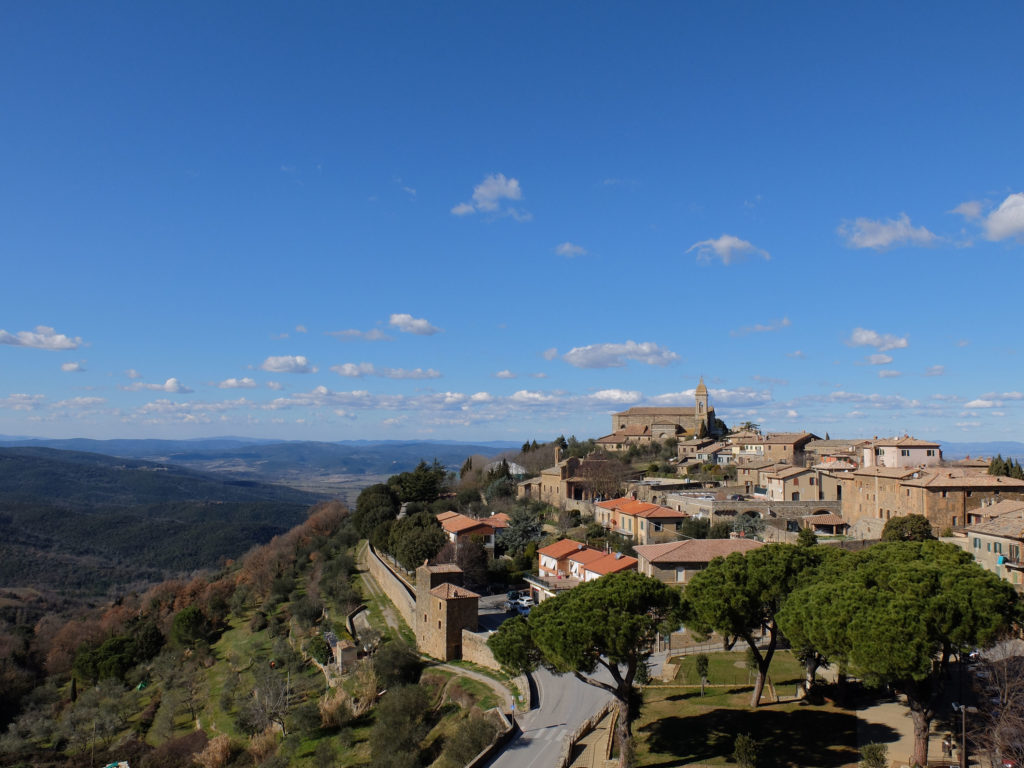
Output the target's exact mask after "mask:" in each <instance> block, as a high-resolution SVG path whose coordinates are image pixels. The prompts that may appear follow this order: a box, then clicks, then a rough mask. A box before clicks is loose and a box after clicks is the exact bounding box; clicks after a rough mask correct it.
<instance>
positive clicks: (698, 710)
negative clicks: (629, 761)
mask: <svg viewBox="0 0 1024 768" xmlns="http://www.w3.org/2000/svg"><path fill="white" fill-rule="evenodd" d="M695 659H696V657H695V656H692V655H691V656H682V657H675V658H674V659H670V660H669V666H668V667H667V669H668V670H669V674H670V675H672V676H671V678H670V679H669V680H668V681H665V682H654V683H652V684H651V685H648V686H646V687H645V689H644V700H643V708H642V710H641V713H640V717H639V718H638V719H637V720H636V722H635V724H634V735H635V737H636V755H635V756H636V765H637V766H649V767H651V768H655V767H657V768H669V766H691V768H697V767H699V766H735V765H736V764H737V762H736V760H735V759H734V758H733V750H734V744H735V740H736V736H737V735H738V734H749V736H750V737H751V738H752V739H753V740H754V741H755V742H756V744H757V765H758V766H759V768H788V767H790V766H792V767H793V768H797V767H798V766H799V767H801V768H806V766H816V767H817V768H844V767H845V766H850V767H851V768H852V767H853V766H856V765H857V764H858V762H859V760H860V751H859V748H860V746H861V745H862V744H864V743H866V742H868V741H878V742H882V743H886V744H887V745H888V746H889V755H890V759H899V758H901V757H902V756H905V754H906V753H907V752H909V750H910V743H909V742H906V741H904V739H905V738H906V737H907V736H909V727H910V722H909V718H908V717H906V715H905V713H906V708H905V707H903V706H902V705H899V704H897V703H895V702H893V701H891V700H889V701H882V702H879V701H877V700H876V699H864V697H863V691H862V690H861V689H860V688H859V687H856V686H854V687H852V688H851V689H850V690H849V696H850V698H849V699H848V700H846V701H845V702H844V704H845V705H846V706H839V705H837V704H836V703H835V702H834V701H833V700H831V699H830V698H828V697H821V698H816V699H814V700H812V701H808V700H798V699H797V698H796V695H795V694H796V689H797V685H798V684H799V682H800V681H801V680H802V677H803V668H802V666H801V665H800V663H799V662H798V661H797V660H796V659H795V658H794V657H793V655H792V654H791V653H789V652H788V651H780V652H778V653H777V654H776V655H775V658H774V659H773V661H772V665H771V672H770V677H771V681H772V683H773V685H774V688H775V692H776V693H777V694H778V699H779V700H778V701H776V700H775V696H773V695H772V694H771V690H770V689H769V688H768V687H766V688H765V696H764V698H763V699H762V702H761V706H760V707H758V708H757V709H752V708H751V707H750V693H751V690H752V688H753V677H754V676H753V673H752V672H751V670H750V669H749V667H748V663H747V656H746V654H744V653H741V652H720V653H710V654H708V675H707V678H708V684H707V685H706V686H705V688H704V695H703V696H702V695H701V683H700V675H699V674H698V673H697V668H696V661H695ZM673 669H674V674H672V672H671V670H673ZM825 690H826V691H831V690H832V687H831V686H827V687H826V688H825ZM880 708H881V709H880ZM890 720H896V722H888V721H890Z"/></svg>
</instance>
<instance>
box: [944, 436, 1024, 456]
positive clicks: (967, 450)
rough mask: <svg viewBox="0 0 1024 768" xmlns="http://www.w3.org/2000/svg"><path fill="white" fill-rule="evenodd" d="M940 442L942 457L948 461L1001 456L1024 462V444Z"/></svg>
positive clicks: (1006, 441) (1011, 441) (1010, 441)
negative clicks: (967, 457) (969, 457)
mask: <svg viewBox="0 0 1024 768" xmlns="http://www.w3.org/2000/svg"><path fill="white" fill-rule="evenodd" d="M938 442H939V444H940V445H941V446H942V455H943V456H944V457H945V458H947V459H962V458H965V457H966V456H971V457H973V458H977V457H984V458H990V457H992V456H996V455H997V454H1001V455H1002V457H1003V458H1004V459H1006V458H1009V457H1013V458H1015V459H1018V460H1024V443H1021V442H1016V441H1013V440H1005V441H1001V442H1000V441H996V442H990V443H947V442H946V441H944V440H940V441H938Z"/></svg>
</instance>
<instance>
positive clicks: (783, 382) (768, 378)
mask: <svg viewBox="0 0 1024 768" xmlns="http://www.w3.org/2000/svg"><path fill="white" fill-rule="evenodd" d="M750 378H752V379H753V380H754V381H757V382H760V383H761V384H777V385H779V386H783V387H784V386H786V385H787V384H789V379H773V378H772V377H771V376H760V375H758V374H754V375H753V376H751V377H750Z"/></svg>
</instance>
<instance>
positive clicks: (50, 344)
mask: <svg viewBox="0 0 1024 768" xmlns="http://www.w3.org/2000/svg"><path fill="white" fill-rule="evenodd" d="M0 344H9V345H11V346H12V347H33V348H34V349H51V350H52V349H78V348H79V347H80V346H81V345H82V338H81V337H80V336H75V337H71V336H65V335H64V334H63V333H57V332H56V331H55V330H54V329H53V328H51V327H49V326H48V325H37V326H36V329H35V330H34V331H18V332H17V333H8V332H7V331H5V330H3V329H0Z"/></svg>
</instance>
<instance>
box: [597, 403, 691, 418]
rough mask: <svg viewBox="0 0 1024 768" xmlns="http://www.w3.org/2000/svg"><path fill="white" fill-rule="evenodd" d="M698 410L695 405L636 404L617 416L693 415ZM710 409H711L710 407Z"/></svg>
mask: <svg viewBox="0 0 1024 768" xmlns="http://www.w3.org/2000/svg"><path fill="white" fill-rule="evenodd" d="M695 410H696V408H695V407H694V406H692V405H691V406H688V407H685V406H677V407H674V408H672V407H670V408H658V407H648V406H634V407H632V408H630V409H629V410H628V411H619V412H618V413H616V414H615V415H616V416H693V412H694V411H695ZM709 410H710V409H709Z"/></svg>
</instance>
